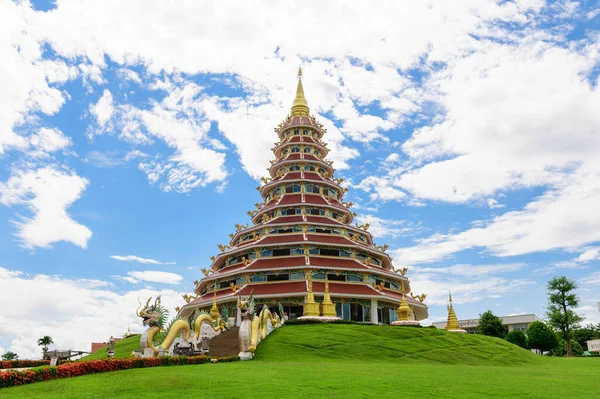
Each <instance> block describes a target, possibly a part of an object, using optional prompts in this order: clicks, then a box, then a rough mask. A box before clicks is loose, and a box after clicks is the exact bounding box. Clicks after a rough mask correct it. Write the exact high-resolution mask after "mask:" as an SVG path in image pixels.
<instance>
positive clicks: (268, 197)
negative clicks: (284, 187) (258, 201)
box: [265, 194, 271, 204]
mask: <svg viewBox="0 0 600 399" xmlns="http://www.w3.org/2000/svg"><path fill="white" fill-rule="evenodd" d="M269 201H271V194H267V195H265V204H266V203H268V202H269Z"/></svg>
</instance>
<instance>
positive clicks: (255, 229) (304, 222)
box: [229, 215, 373, 248]
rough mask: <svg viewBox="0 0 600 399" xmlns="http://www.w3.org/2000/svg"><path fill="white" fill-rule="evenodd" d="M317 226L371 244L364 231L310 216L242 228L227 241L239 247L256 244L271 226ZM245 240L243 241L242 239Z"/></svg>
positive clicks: (276, 220)
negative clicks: (352, 236)
mask: <svg viewBox="0 0 600 399" xmlns="http://www.w3.org/2000/svg"><path fill="white" fill-rule="evenodd" d="M309 225H310V226H317V227H321V228H324V229H340V228H341V229H342V230H345V231H347V232H348V233H345V234H353V235H359V236H363V237H365V240H366V243H367V244H372V243H373V236H372V235H371V234H370V233H369V232H367V231H365V230H364V229H361V228H358V227H355V226H352V225H349V224H344V223H341V222H339V221H338V220H335V219H330V218H328V217H323V216H312V215H305V216H304V215H297V216H296V215H295V216H281V217H278V218H277V219H274V220H271V221H270V222H268V223H264V224H262V225H253V226H250V227H248V228H242V229H240V230H239V231H237V232H236V233H235V234H232V235H231V240H230V241H229V246H230V247H232V248H233V247H239V246H240V245H241V244H244V245H246V244H248V243H253V242H256V240H257V239H258V238H256V237H255V236H256V235H258V236H262V235H263V234H265V233H264V230H265V229H269V228H272V227H273V226H279V227H281V228H288V227H293V226H300V229H302V226H309ZM240 227H242V226H240ZM244 238H245V239H244Z"/></svg>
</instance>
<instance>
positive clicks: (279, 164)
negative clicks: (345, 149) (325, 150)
mask: <svg viewBox="0 0 600 399" xmlns="http://www.w3.org/2000/svg"><path fill="white" fill-rule="evenodd" d="M291 155H298V154H296V153H294V154H291ZM293 164H297V165H299V166H300V167H301V170H304V171H307V170H306V169H305V167H307V166H308V167H309V168H310V166H312V167H314V171H316V172H317V173H319V175H321V176H323V175H325V174H326V175H327V177H325V176H324V178H326V179H327V178H329V179H331V178H332V176H333V174H334V173H335V169H334V168H333V166H331V165H330V164H329V163H327V162H325V161H322V160H320V159H319V160H317V161H315V160H309V159H303V160H301V161H300V160H299V158H297V159H289V158H287V157H286V158H284V159H278V160H276V161H274V162H273V163H272V165H271V167H270V168H269V169H268V171H269V175H270V176H272V177H275V176H277V171H278V170H279V169H281V168H283V167H287V168H288V169H287V170H289V167H290V166H291V165H293ZM309 165H310V166H309ZM311 169H312V168H311ZM319 169H321V170H319Z"/></svg>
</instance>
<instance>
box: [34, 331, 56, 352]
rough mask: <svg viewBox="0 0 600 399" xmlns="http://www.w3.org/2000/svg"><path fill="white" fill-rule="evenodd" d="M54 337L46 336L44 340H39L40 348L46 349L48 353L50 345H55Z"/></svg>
mask: <svg viewBox="0 0 600 399" xmlns="http://www.w3.org/2000/svg"><path fill="white" fill-rule="evenodd" d="M53 343H54V341H52V337H51V336H49V335H44V336H43V337H42V338H40V339H38V341H37V344H38V346H43V347H44V352H46V351H48V345H50V344H53Z"/></svg>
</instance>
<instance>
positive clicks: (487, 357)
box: [0, 325, 600, 399]
mask: <svg viewBox="0 0 600 399" xmlns="http://www.w3.org/2000/svg"><path fill="white" fill-rule="evenodd" d="M122 345H125V343H123V344H122ZM124 348H125V346H124ZM128 350H129V349H128ZM123 353H125V351H123ZM129 353H130V352H129ZM598 375H600V359H598V358H591V359H584V358H576V359H573V358H571V359H566V358H543V357H541V356H536V355H533V354H531V353H530V352H528V351H525V350H522V349H520V348H518V347H516V346H514V345H512V344H509V343H507V342H505V341H502V340H500V339H496V338H489V337H483V336H476V335H462V334H452V333H447V332H445V331H438V330H434V329H429V328H398V327H391V326H368V325H300V326H285V327H283V328H281V329H278V330H277V331H275V332H274V333H273V334H271V335H270V336H269V337H268V338H267V339H266V340H265V341H264V342H263V343H261V344H260V346H259V347H258V349H257V351H256V357H255V359H254V360H252V361H249V362H235V363H219V364H203V365H197V366H179V367H164V368H163V367H157V368H148V369H135V370H124V371H118V372H114V373H103V374H95V375H88V376H84V377H77V378H71V379H62V380H55V381H49V382H44V383H36V384H32V385H25V386H21V387H15V388H6V389H3V390H0V397H1V398H15V399H16V398H19V399H21V398H44V399H46V398H48V399H52V398H65V397H68V398H106V397H110V398H138V397H144V398H161V399H162V398H165V397H188V396H194V397H213V396H217V397H223V398H299V397H306V398H344V399H347V398H378V399H381V398H382V397H383V398H386V397H402V398H411V399H412V398H444V399H459V398H460V399H475V398H477V399H479V398H488V397H489V398H509V397H515V398H540V399H541V398H544V399H547V398H564V397H569V399H577V398H595V397H600V386H599V385H598V384H593V383H591V381H595V379H597V376H598Z"/></svg>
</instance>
